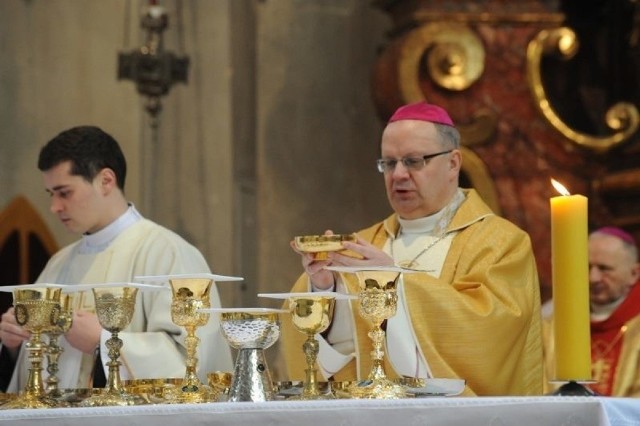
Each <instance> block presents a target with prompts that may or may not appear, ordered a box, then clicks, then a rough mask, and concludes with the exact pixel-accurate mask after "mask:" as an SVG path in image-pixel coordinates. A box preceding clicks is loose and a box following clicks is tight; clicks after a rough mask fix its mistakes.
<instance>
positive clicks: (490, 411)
mask: <svg viewBox="0 0 640 426" xmlns="http://www.w3.org/2000/svg"><path fill="white" fill-rule="evenodd" d="M0 422H2V423H5V422H11V426H39V425H42V424H43V422H46V423H44V424H46V425H47V426H62V425H65V426H88V425H91V426H103V425H104V426H112V425H126V426H157V425H163V426H171V425H176V426H178V425H179V426H199V425H202V426H205V425H206V426H212V425H238V426H240V425H243V426H244V425H252V424H254V425H260V426H264V425H276V424H277V425H292V426H301V425H305V426H306V425H325V426H326V425H330V426H340V425H367V426H372V425H397V426H409V425H431V426H432V425H447V426H469V425H473V426H478V425H491V426H495V425H517V426H529V425H531V426H534V425H535V426H541V425H550V426H560V425H571V426H573V425H576V426H577V425H585V426H590V425H593V426H640V399H627V398H605V397H556V396H546V397H505V398H496V397H468V398H463V397H429V398H420V399H402V400H334V401H270V402H262V403H251V402H234V403H229V402H217V403H208V404H176V405H170V404H156V405H141V406H133V407H95V408H80V407H78V408H54V409H41V410H0Z"/></svg>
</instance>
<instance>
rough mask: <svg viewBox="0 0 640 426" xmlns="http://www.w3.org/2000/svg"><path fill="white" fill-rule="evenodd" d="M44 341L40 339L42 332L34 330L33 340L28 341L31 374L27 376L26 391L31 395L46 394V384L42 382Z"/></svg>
mask: <svg viewBox="0 0 640 426" xmlns="http://www.w3.org/2000/svg"><path fill="white" fill-rule="evenodd" d="M42 348H43V345H42V342H41V341H40V333H39V332H37V331H33V332H32V335H31V340H30V341H29V342H28V343H27V345H26V349H27V350H28V351H29V355H28V357H29V361H30V362H31V366H30V367H29V375H28V376H27V385H26V393H27V395H28V396H31V397H40V396H43V395H44V386H43V384H42Z"/></svg>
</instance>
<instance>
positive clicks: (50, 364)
mask: <svg viewBox="0 0 640 426" xmlns="http://www.w3.org/2000/svg"><path fill="white" fill-rule="evenodd" d="M62 351H63V349H62V348H61V347H60V345H58V335H57V334H56V333H51V334H50V335H49V346H48V347H47V373H49V377H48V378H47V393H48V394H50V395H54V396H56V394H58V393H59V389H58V382H59V380H58V359H59V358H60V354H61V353H62Z"/></svg>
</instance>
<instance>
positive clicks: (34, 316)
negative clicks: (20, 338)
mask: <svg viewBox="0 0 640 426" xmlns="http://www.w3.org/2000/svg"><path fill="white" fill-rule="evenodd" d="M23 287H25V288H22V289H20V288H19V286H18V288H15V289H14V290H13V303H14V306H15V308H14V310H15V316H16V322H17V323H18V325H20V326H22V327H24V329H25V330H27V331H29V332H30V333H31V338H30V339H29V341H28V342H27V343H26V344H25V350H26V351H27V353H28V355H27V356H28V359H29V362H30V367H29V371H28V376H27V383H26V387H25V390H24V392H21V393H20V395H19V396H18V398H16V399H14V400H12V401H10V402H8V403H6V404H4V405H2V407H1V408H2V409H3V410H6V409H14V408H53V407H56V406H58V402H57V401H56V400H55V399H53V398H51V397H50V396H49V395H47V394H46V392H45V388H44V384H43V380H42V361H43V359H44V353H45V351H46V344H45V343H44V342H43V341H42V333H43V332H44V331H45V330H48V329H49V328H51V327H52V326H53V325H55V324H56V323H57V322H58V318H59V316H60V294H61V291H62V290H61V288H55V287H47V286H43V287H33V286H29V287H28V288H26V287H27V286H23ZM17 367H18V366H17Z"/></svg>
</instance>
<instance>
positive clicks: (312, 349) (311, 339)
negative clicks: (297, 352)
mask: <svg viewBox="0 0 640 426" xmlns="http://www.w3.org/2000/svg"><path fill="white" fill-rule="evenodd" d="M335 302H336V300H335V296H330V295H327V296H321V295H320V296H316V295H314V294H313V293H309V294H308V295H299V296H292V297H290V298H289V312H290V313H291V322H292V323H293V326H294V327H295V328H296V329H297V330H298V331H300V332H301V333H304V334H306V336H307V339H306V340H305V342H304V344H303V345H302V349H303V351H304V355H305V359H306V361H307V368H306V369H305V380H304V384H303V387H302V394H300V395H299V396H297V397H294V398H291V399H300V400H311V399H333V398H335V397H334V395H333V394H332V393H326V394H325V393H320V391H319V390H318V382H317V373H318V370H317V368H316V360H317V358H318V350H319V344H318V341H317V340H316V339H315V335H316V334H318V333H322V332H323V331H325V330H326V329H327V328H328V327H329V324H331V320H332V319H333V310H334V308H335Z"/></svg>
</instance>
